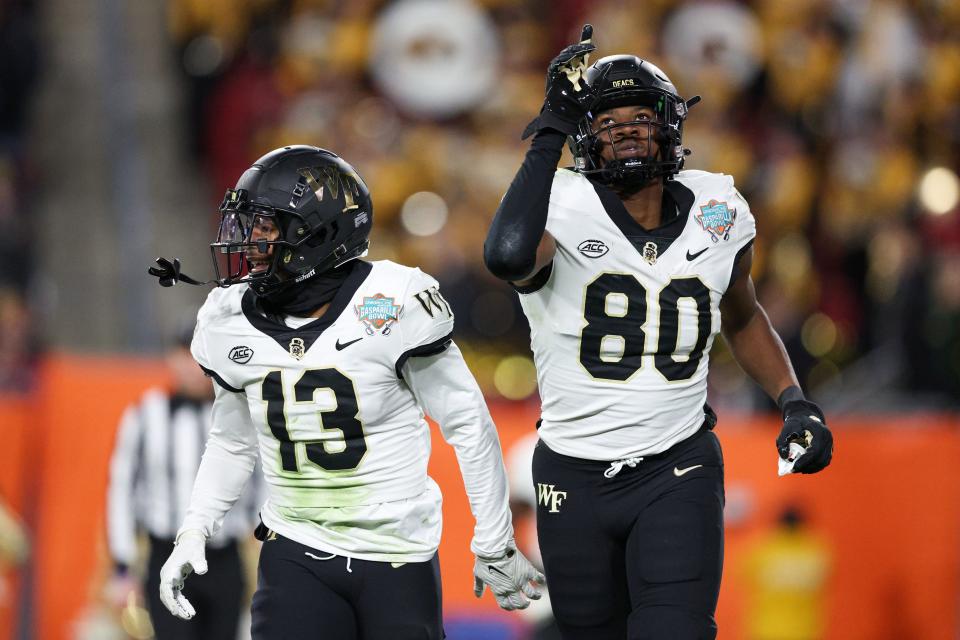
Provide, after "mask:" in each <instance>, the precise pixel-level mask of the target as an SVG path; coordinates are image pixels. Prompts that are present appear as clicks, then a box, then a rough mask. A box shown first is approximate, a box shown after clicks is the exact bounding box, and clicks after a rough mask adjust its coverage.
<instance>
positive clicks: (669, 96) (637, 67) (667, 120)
mask: <svg viewBox="0 0 960 640" xmlns="http://www.w3.org/2000/svg"><path fill="white" fill-rule="evenodd" d="M584 79H585V80H586V82H587V84H588V85H590V86H591V88H594V89H595V91H596V95H597V99H596V102H595V103H594V105H593V107H592V108H591V110H590V112H588V113H587V115H586V116H585V117H584V118H583V119H582V120H581V121H580V123H579V126H578V131H577V134H576V135H575V136H572V137H571V140H570V142H571V147H572V151H573V155H574V159H575V165H576V169H577V170H578V171H579V172H581V173H585V174H593V177H595V178H596V179H598V180H599V181H601V182H604V183H608V184H617V185H621V186H627V187H633V188H640V187H642V186H644V185H646V184H647V183H649V182H650V181H651V180H653V179H654V178H657V177H660V176H664V177H669V176H672V175H675V174H677V173H678V172H679V171H680V170H681V169H682V168H683V161H684V158H685V157H686V156H687V155H689V154H690V150H689V149H684V147H683V122H684V120H686V118H687V110H688V108H689V107H691V106H693V105H694V104H696V103H697V102H699V101H700V96H695V97H693V98H691V99H690V100H689V101H685V100H684V99H683V98H681V97H680V95H679V94H678V93H677V88H676V87H675V86H673V83H672V82H670V79H669V78H668V77H667V76H666V74H665V73H664V72H663V71H661V70H660V69H659V68H658V67H657V66H656V65H653V64H651V63H650V62H648V61H646V60H641V59H640V58H638V57H637V56H632V55H614V56H607V57H605V58H601V59H600V60H597V61H596V62H595V63H593V65H591V66H590V68H588V69H587V71H586V72H585V74H584ZM594 83H599V86H598V87H594ZM623 106H645V107H651V108H652V109H653V110H654V112H655V114H656V118H655V121H654V122H653V123H652V124H650V125H649V127H648V128H647V131H648V132H649V133H648V135H650V136H652V138H653V140H654V141H655V142H656V143H657V145H658V147H659V151H658V152H657V154H656V155H653V156H648V157H646V158H629V159H625V160H617V159H614V160H612V161H609V162H607V161H605V160H604V159H603V158H601V156H600V148H601V146H602V141H603V140H609V141H612V140H613V139H614V133H615V132H616V130H617V129H621V128H623V127H631V126H635V123H632V122H628V123H619V124H615V125H612V126H608V127H604V128H602V129H600V130H599V131H597V132H594V130H593V119H594V117H595V115H596V114H597V113H599V112H601V111H605V110H607V109H612V108H615V107H623Z"/></svg>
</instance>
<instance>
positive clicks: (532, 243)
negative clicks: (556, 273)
mask: <svg viewBox="0 0 960 640" xmlns="http://www.w3.org/2000/svg"><path fill="white" fill-rule="evenodd" d="M592 36H593V27H591V26H590V25H585V26H584V28H583V33H582V34H581V36H580V42H579V43H578V44H574V45H570V46H569V47H567V48H565V49H564V50H563V51H561V52H560V54H559V55H557V57H555V58H554V59H553V60H552V61H551V62H550V65H549V67H548V69H547V88H546V97H545V98H544V102H543V108H542V109H541V110H540V115H539V116H538V117H537V118H536V119H535V120H534V121H533V122H531V123H530V125H529V126H528V127H527V130H526V132H524V138H526V137H527V135H529V134H530V133H534V132H535V133H536V135H535V136H534V138H533V143H532V144H531V145H530V149H529V150H528V151H527V155H526V157H525V158H524V160H523V164H522V165H520V170H519V171H518V172H517V175H516V176H515V177H514V179H513V182H512V183H511V184H510V188H509V189H508V190H507V194H506V195H505V196H504V197H503V200H502V201H501V202H500V206H499V207H498V208H497V213H496V215H495V216H494V219H493V223H492V224H491V225H490V230H489V231H488V232H487V240H486V242H485V243H484V245H483V260H484V262H485V263H486V265H487V268H488V269H489V270H490V273H492V274H493V275H495V276H496V277H498V278H500V279H501V280H507V281H508V282H512V283H514V284H515V285H517V286H521V287H522V286H525V285H527V284H530V280H531V278H532V277H533V276H534V275H536V274H537V273H538V272H539V271H540V270H541V269H543V268H544V267H546V266H547V265H548V264H550V262H551V261H552V260H553V257H554V255H555V254H556V243H555V242H554V239H553V238H552V237H551V236H550V234H549V233H547V232H546V227H547V211H548V207H549V205H550V190H551V187H552V186H553V176H554V173H555V172H556V170H557V164H558V163H559V162H560V156H561V155H562V153H563V144H564V142H566V139H567V136H568V135H573V134H575V133H576V132H577V123H578V122H579V121H580V119H581V118H582V117H583V116H584V115H585V114H586V113H587V111H589V109H590V105H591V104H592V102H593V99H594V98H593V94H592V92H591V91H590V88H589V87H588V86H586V85H585V84H584V83H583V82H581V80H580V79H581V77H582V75H583V72H584V70H586V68H587V62H588V60H589V57H590V52H591V51H593V50H594V49H595V48H596V47H595V46H594V45H593V44H592V42H591V39H592Z"/></svg>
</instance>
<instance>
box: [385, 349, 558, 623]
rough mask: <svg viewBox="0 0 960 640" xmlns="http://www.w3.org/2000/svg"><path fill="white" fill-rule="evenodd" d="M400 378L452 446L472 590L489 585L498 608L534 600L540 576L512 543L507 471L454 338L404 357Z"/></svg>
mask: <svg viewBox="0 0 960 640" xmlns="http://www.w3.org/2000/svg"><path fill="white" fill-rule="evenodd" d="M403 379H404V380H405V381H406V382H407V384H408V385H409V387H410V389H411V390H412V391H413V394H414V396H415V397H416V398H417V402H418V403H419V404H420V406H421V407H423V409H424V410H425V411H426V413H427V414H429V415H430V416H431V417H432V418H434V420H436V421H437V422H438V423H439V425H440V430H441V432H442V433H443V437H444V439H445V440H446V441H447V442H448V443H449V444H450V445H452V446H453V448H454V450H455V451H456V454H457V462H458V463H459V465H460V473H461V475H462V476H463V484H464V486H465V487H466V490H467V498H468V499H469V501H470V510H471V511H472V512H473V515H474V518H475V519H476V523H477V524H476V528H475V530H474V536H473V541H472V542H471V544H470V548H471V550H472V551H473V552H474V554H476V556H477V561H476V564H475V567H474V580H475V584H474V593H475V594H476V595H477V596H478V597H479V596H480V595H482V594H483V589H484V588H485V587H486V586H489V587H490V590H491V591H492V592H493V594H494V597H495V598H496V600H497V603H498V604H499V605H500V606H501V607H502V608H504V609H508V610H510V609H524V608H526V607H527V606H528V605H529V602H528V601H527V600H526V598H524V595H526V596H527V597H529V598H533V599H537V598H539V597H540V591H539V589H537V586H536V585H537V584H542V583H543V581H544V577H543V575H542V574H541V573H540V572H539V571H537V570H536V569H535V568H534V567H533V565H531V564H530V562H529V561H528V560H527V559H526V558H525V557H524V556H523V554H522V553H520V551H518V550H517V548H516V545H515V544H514V542H513V526H512V523H511V518H510V507H509V499H508V493H509V491H508V485H507V475H506V471H505V470H504V465H503V455H502V453H501V451H500V440H499V438H498V437H497V430H496V427H495V426H494V424H493V419H492V418H491V417H490V412H489V410H488V409H487V405H486V402H485V401H484V399H483V394H482V393H481V392H480V387H479V386H478V385H477V382H476V380H475V379H474V377H473V374H472V373H470V369H469V368H468V367H467V364H466V362H464V360H463V355H462V354H461V353H460V349H459V348H458V347H457V345H456V344H455V343H452V342H451V343H450V345H449V346H448V347H447V348H446V349H445V350H444V351H443V352H441V353H437V354H433V355H429V356H424V357H415V358H410V359H408V360H407V361H406V363H405V364H404V365H403Z"/></svg>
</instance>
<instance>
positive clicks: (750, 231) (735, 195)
mask: <svg viewBox="0 0 960 640" xmlns="http://www.w3.org/2000/svg"><path fill="white" fill-rule="evenodd" d="M727 179H728V180H729V187H728V188H729V193H728V194H727V202H729V203H730V207H731V208H732V209H734V210H735V211H736V212H737V219H736V221H735V223H734V226H733V228H734V237H735V238H736V241H735V243H736V248H737V253H738V254H739V253H740V252H741V251H742V250H743V249H745V248H746V247H748V246H749V245H750V244H751V243H752V242H753V239H754V238H756V236H757V221H756V220H755V219H754V217H753V212H751V211H750V205H749V204H748V203H747V199H746V198H744V197H743V195H742V194H741V193H740V191H739V190H738V189H737V187H736V186H735V185H734V184H733V177H732V176H727Z"/></svg>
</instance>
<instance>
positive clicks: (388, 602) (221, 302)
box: [151, 146, 543, 640]
mask: <svg viewBox="0 0 960 640" xmlns="http://www.w3.org/2000/svg"><path fill="white" fill-rule="evenodd" d="M220 211H221V223H220V230H219V235H218V237H217V240H216V242H214V243H213V244H212V245H211V250H212V253H213V257H214V264H215V266H216V268H217V277H216V280H215V282H216V283H217V284H218V285H219V287H218V288H217V289H215V290H213V291H212V292H211V293H210V295H209V297H208V298H207V301H206V303H205V304H204V306H203V307H202V309H201V310H200V313H199V314H198V318H197V326H196V331H195V334H194V338H193V344H192V347H191V349H192V352H193V355H194V358H195V359H196V360H197V362H198V363H199V364H200V366H201V367H203V369H204V371H206V373H207V374H208V375H209V376H210V377H212V378H213V380H214V381H215V382H216V385H215V386H216V400H215V402H214V407H213V427H212V431H211V434H210V438H209V440H208V441H207V447H206V452H205V453H204V456H203V461H202V463H201V466H200V469H199V472H198V475H197V479H196V483H195V485H194V490H193V496H192V498H191V502H190V506H189V508H188V511H187V514H186V516H185V519H184V522H183V525H182V527H181V528H180V530H179V532H178V535H177V544H176V546H175V547H174V550H173V552H172V553H171V555H170V557H169V559H168V560H167V562H166V564H165V565H164V567H163V570H162V571H161V580H160V592H161V598H162V600H163V602H164V604H165V605H166V606H167V608H168V609H170V611H171V612H172V613H173V614H174V615H177V616H180V617H182V618H190V617H192V616H193V615H194V613H195V611H194V609H193V607H192V606H191V604H190V603H189V602H188V601H187V600H186V599H185V598H184V597H183V594H182V593H181V589H182V586H183V581H184V578H186V576H187V575H189V573H190V572H191V571H195V572H196V573H198V574H202V573H205V571H206V561H205V559H204V543H205V541H206V540H207V539H208V538H209V537H210V536H211V535H212V534H213V533H214V532H215V531H216V530H217V528H218V527H219V526H220V523H221V522H222V520H223V517H224V514H225V513H226V512H227V511H228V510H229V509H230V507H231V506H232V505H233V503H234V502H235V501H236V499H237V497H238V496H239V495H240V493H241V489H242V488H243V485H244V483H245V482H246V481H247V479H248V478H249V476H250V474H251V473H252V472H253V468H254V463H255V461H256V459H257V455H258V451H259V455H260V459H261V461H262V467H263V471H264V475H265V478H266V481H267V486H268V499H267V501H266V503H265V504H264V505H263V507H262V510H261V519H262V524H261V526H260V527H259V528H258V532H257V533H258V538H259V539H261V540H263V547H262V550H261V555H260V562H259V567H258V580H257V591H256V593H255V595H254V598H253V609H252V636H253V638H254V639H255V640H278V639H282V638H290V639H294V638H295V639H297V640H301V639H306V638H337V639H343V640H350V639H358V640H388V639H389V640H396V639H400V638H403V639H410V640H413V639H415V638H416V639H421V638H442V637H443V628H442V619H441V600H440V591H441V589H440V575H439V564H438V561H437V546H438V544H439V541H440V529H441V510H440V505H441V495H440V490H439V488H438V487H437V485H436V483H434V481H433V480H432V479H430V478H429V477H428V476H427V461H428V458H429V455H430V433H429V429H428V426H427V423H426V422H425V420H424V412H426V413H427V414H429V415H430V416H432V417H433V418H435V419H436V420H437V422H438V423H439V424H440V428H441V430H442V432H443V436H444V437H445V438H446V440H447V441H448V442H449V443H450V444H451V445H453V447H454V448H455V450H456V454H457V459H458V461H459V464H460V469H461V472H462V474H463V480H464V485H465V486H466V490H467V494H468V497H469V501H470V507H471V509H472V511H473V514H474V516H475V517H476V528H475V530H474V537H473V542H472V544H471V548H472V550H473V552H474V553H475V554H476V556H477V561H476V565H475V585H474V590H475V593H476V595H477V596H480V595H481V594H482V591H483V589H484V588H485V587H486V586H489V587H490V588H491V591H492V592H493V593H494V595H495V597H496V599H497V601H498V603H499V604H500V606H501V607H503V608H505V609H515V608H523V607H525V606H527V605H528V604H529V602H528V601H527V599H526V598H527V597H530V598H537V597H539V591H538V589H537V585H536V583H537V582H542V581H543V577H542V575H540V574H539V573H538V572H537V571H536V569H534V568H533V567H532V566H531V565H530V563H529V562H527V560H526V558H524V557H523V555H522V554H521V553H520V552H519V551H517V550H516V547H515V546H514V543H513V530H512V525H511V521H510V512H509V507H508V501H507V482H506V476H505V473H504V466H503V460H502V457H501V452H500V445H499V441H498V439H497V434H496V430H495V427H494V425H493V422H492V420H491V419H490V414H489V412H488V410H487V408H486V405H485V403H484V400H483V397H482V395H481V393H480V390H479V388H478V386H477V384H476V382H475V380H474V378H473V376H472V375H471V374H470V371H469V369H468V368H467V366H466V364H465V363H464V361H463V357H462V356H461V354H460V351H459V349H458V348H457V346H456V344H454V343H453V341H452V339H451V335H452V331H453V314H452V313H451V311H450V306H449V305H448V304H447V302H446V301H445V300H444V298H443V296H442V295H441V294H440V291H439V289H438V287H437V282H436V280H434V279H433V278H431V277H430V276H428V275H426V274H424V273H422V272H421V271H420V270H419V269H413V268H409V267H404V266H401V265H398V264H395V263H393V262H388V261H379V262H367V261H364V260H362V259H360V258H361V257H362V256H363V255H365V253H366V251H367V246H368V236H369V234H370V228H371V225H372V221H373V209H372V204H371V200H370V193H369V191H368V190H367V187H366V185H365V184H364V182H363V180H361V179H360V177H359V176H358V175H357V172H356V171H355V170H354V169H353V167H351V166H350V165H349V164H348V163H346V162H345V161H344V160H342V159H341V158H339V157H338V156H336V155H335V154H333V153H330V152H329V151H325V150H323V149H318V148H316V147H308V146H293V147H284V148H282V149H277V150H276V151H273V152H271V153H268V154H267V155H265V156H263V157H262V158H260V159H259V160H257V162H256V163H254V165H253V166H252V167H251V168H250V169H248V170H247V171H246V172H245V173H244V174H243V175H242V176H241V177H240V180H239V182H238V183H237V185H236V188H235V189H230V190H229V191H227V194H226V197H225V198H224V201H223V204H222V205H221V208H220ZM158 263H159V265H160V266H159V268H156V267H155V268H153V269H151V273H152V274H153V275H156V276H158V277H160V279H161V284H165V285H168V286H169V285H171V284H174V283H175V282H177V281H185V282H189V283H196V282H197V281H195V280H193V279H191V278H189V277H187V276H185V275H184V274H181V273H180V272H179V263H178V262H176V261H175V262H173V263H170V262H169V261H166V260H164V259H160V260H158ZM201 579H202V578H201ZM197 615H201V616H202V615H203V612H202V611H200V612H198V613H197Z"/></svg>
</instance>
